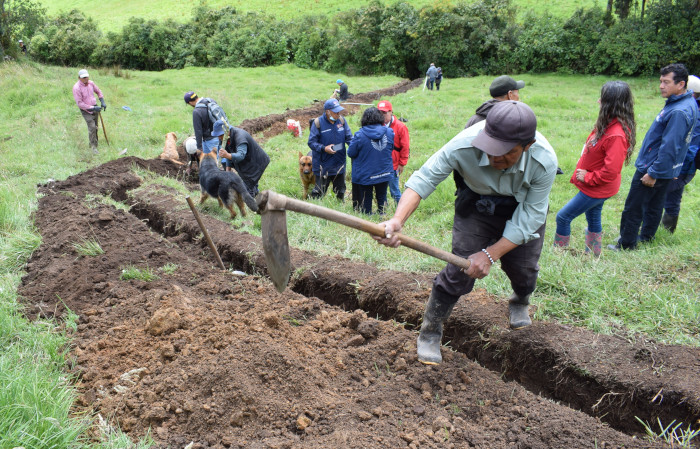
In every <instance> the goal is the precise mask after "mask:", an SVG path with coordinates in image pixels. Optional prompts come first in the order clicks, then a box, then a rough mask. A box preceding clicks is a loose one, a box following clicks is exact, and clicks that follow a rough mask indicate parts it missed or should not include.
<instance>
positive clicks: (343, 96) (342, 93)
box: [331, 79, 352, 101]
mask: <svg viewBox="0 0 700 449" xmlns="http://www.w3.org/2000/svg"><path fill="white" fill-rule="evenodd" d="M335 83H336V84H337V85H338V88H337V89H335V90H334V91H333V95H332V96H331V98H335V99H336V100H338V101H347V99H348V98H350V96H351V95H352V94H351V93H350V92H348V85H347V84H345V83H344V82H343V80H340V79H339V80H337V81H336V82H335Z"/></svg>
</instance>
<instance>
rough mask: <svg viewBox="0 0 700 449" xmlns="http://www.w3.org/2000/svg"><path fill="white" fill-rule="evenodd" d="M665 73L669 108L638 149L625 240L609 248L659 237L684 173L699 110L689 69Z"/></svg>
mask: <svg viewBox="0 0 700 449" xmlns="http://www.w3.org/2000/svg"><path fill="white" fill-rule="evenodd" d="M660 73H661V78H660V82H661V84H660V86H659V89H660V90H661V96H662V97H663V98H666V104H665V105H664V108H663V109H662V110H661V112H659V115H657V116H656V119H655V120H654V123H652V125H651V127H650V128H649V131H647V134H646V136H644V142H642V146H641V147H640V148H639V155H638V156H637V161H636V162H635V164H634V165H635V167H636V168H637V171H636V172H635V174H634V177H633V178H632V184H631V186H630V190H629V193H628V194H627V199H626V200H625V208H624V210H623V211H622V217H621V218H620V239H619V240H618V242H617V244H616V245H609V248H610V249H613V250H619V249H636V247H637V242H638V241H641V242H648V241H650V240H652V239H653V238H654V235H655V234H656V230H657V229H658V227H659V223H660V222H661V215H662V212H663V206H664V200H665V198H666V192H667V190H668V186H669V185H670V183H671V181H672V180H673V178H675V177H677V176H678V174H679V173H680V170H681V167H682V166H683V160H684V159H685V155H686V153H687V152H688V144H689V143H690V139H691V136H692V133H693V127H694V126H695V123H696V121H697V114H698V107H697V104H696V102H695V99H694V98H693V95H692V92H689V91H688V90H687V86H688V70H687V69H686V68H685V66H684V65H683V64H670V65H667V66H666V67H664V68H663V69H661V72H660ZM640 226H641V232H640V229H639V228H640Z"/></svg>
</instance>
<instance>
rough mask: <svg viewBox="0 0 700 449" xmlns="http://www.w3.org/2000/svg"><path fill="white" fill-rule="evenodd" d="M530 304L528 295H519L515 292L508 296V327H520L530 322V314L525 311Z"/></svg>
mask: <svg viewBox="0 0 700 449" xmlns="http://www.w3.org/2000/svg"><path fill="white" fill-rule="evenodd" d="M529 304H530V295H525V296H519V295H518V294H516V293H513V294H512V295H510V298H508V312H509V314H510V328H511V329H514V330H516V329H522V328H523V327H526V326H529V325H531V324H532V320H531V319H530V315H528V313H527V309H528V305H529Z"/></svg>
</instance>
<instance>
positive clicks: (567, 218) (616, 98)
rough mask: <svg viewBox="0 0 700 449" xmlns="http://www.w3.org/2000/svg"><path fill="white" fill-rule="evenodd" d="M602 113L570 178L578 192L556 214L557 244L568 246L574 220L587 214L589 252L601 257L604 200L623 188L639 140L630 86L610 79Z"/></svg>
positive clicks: (605, 87)
mask: <svg viewBox="0 0 700 449" xmlns="http://www.w3.org/2000/svg"><path fill="white" fill-rule="evenodd" d="M598 102H599V103H600V112H599V113H598V120H597V121H596V123H595V127H594V129H593V131H592V132H591V134H590V135H589V136H588V139H587V140H586V144H585V145H584V146H583V151H582V153H581V158H580V159H579V161H578V163H577V164H576V170H575V171H574V174H573V176H572V177H571V183H572V184H574V185H575V186H576V187H577V188H578V189H579V193H578V194H577V195H576V196H574V197H573V198H572V199H571V200H570V201H569V202H568V203H567V204H566V206H564V207H563V208H562V209H561V210H560V211H559V213H557V231H556V234H555V235H554V244H555V245H556V246H560V247H566V246H569V239H570V237H571V222H572V221H573V220H574V218H576V217H578V216H579V215H581V214H586V221H587V222H588V228H587V229H586V252H590V251H592V252H593V254H594V255H596V256H599V255H600V252H601V241H602V239H603V227H602V224H601V211H602V210H603V203H605V200H607V199H608V198H610V197H612V196H614V195H616V194H617V192H618V191H619V190H620V182H621V176H620V173H621V172H622V166H623V164H628V163H629V161H630V158H631V157H632V152H633V151H634V145H635V143H636V127H637V125H636V123H635V121H634V100H633V98H632V91H631V89H630V87H629V85H628V84H627V83H625V82H623V81H609V82H607V83H605V84H604V85H603V88H602V89H601V90H600V100H598Z"/></svg>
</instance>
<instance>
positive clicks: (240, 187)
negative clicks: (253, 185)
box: [226, 172, 258, 212]
mask: <svg viewBox="0 0 700 449" xmlns="http://www.w3.org/2000/svg"><path fill="white" fill-rule="evenodd" d="M226 173H231V174H232V175H233V176H232V179H233V183H234V188H235V189H236V191H237V192H238V194H239V195H240V196H241V197H243V201H244V202H245V203H246V205H247V206H248V208H250V210H252V211H253V212H257V211H258V203H256V202H255V198H253V197H252V196H251V195H250V193H248V188H247V187H246V185H245V182H243V179H242V178H241V177H240V176H238V175H237V174H235V173H233V172H226Z"/></svg>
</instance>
